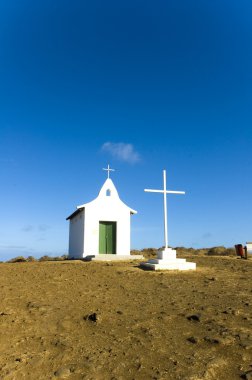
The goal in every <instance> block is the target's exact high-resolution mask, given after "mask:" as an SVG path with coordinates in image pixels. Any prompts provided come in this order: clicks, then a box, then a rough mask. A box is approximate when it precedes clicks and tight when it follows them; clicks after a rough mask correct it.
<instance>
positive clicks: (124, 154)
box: [102, 142, 140, 164]
mask: <svg viewBox="0 0 252 380" xmlns="http://www.w3.org/2000/svg"><path fill="white" fill-rule="evenodd" d="M102 151H104V152H108V153H109V154H111V155H112V156H113V157H115V158H117V159H118V160H120V161H125V162H129V163H130V164H135V163H137V162H139V161H140V155H139V153H138V152H136V151H135V149H134V146H133V145H132V144H125V143H112V142H106V143H105V144H103V146H102Z"/></svg>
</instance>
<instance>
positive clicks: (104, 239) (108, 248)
mask: <svg viewBox="0 0 252 380" xmlns="http://www.w3.org/2000/svg"><path fill="white" fill-rule="evenodd" d="M99 253H105V254H106V253H109V254H115V253H116V222H99Z"/></svg>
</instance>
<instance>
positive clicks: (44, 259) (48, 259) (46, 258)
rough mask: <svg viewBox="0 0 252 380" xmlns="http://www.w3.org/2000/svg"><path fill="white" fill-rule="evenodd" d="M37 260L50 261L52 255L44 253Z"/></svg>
mask: <svg viewBox="0 0 252 380" xmlns="http://www.w3.org/2000/svg"><path fill="white" fill-rule="evenodd" d="M39 261H52V257H50V256H47V255H44V256H42V257H40V258H39Z"/></svg>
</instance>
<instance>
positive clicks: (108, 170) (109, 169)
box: [102, 165, 115, 178]
mask: <svg viewBox="0 0 252 380" xmlns="http://www.w3.org/2000/svg"><path fill="white" fill-rule="evenodd" d="M102 170H105V171H106V172H108V178H109V172H114V171H115V169H111V168H110V166H109V165H108V167H107V168H103V169H102Z"/></svg>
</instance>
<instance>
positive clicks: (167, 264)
mask: <svg viewBox="0 0 252 380" xmlns="http://www.w3.org/2000/svg"><path fill="white" fill-rule="evenodd" d="M163 179H164V189H163V190H152V189H145V190H144V191H147V192H150V193H162V194H163V195H164V238H165V247H164V249H163V250H159V251H158V252H157V258H156V259H151V260H149V261H147V262H146V263H141V264H140V266H141V267H142V268H146V269H152V270H195V269H196V264H195V263H190V262H187V261H186V259H177V256H176V250H175V249H172V248H168V223H167V201H166V195H167V194H185V192H184V191H170V190H166V171H165V170H164V171H163Z"/></svg>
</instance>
